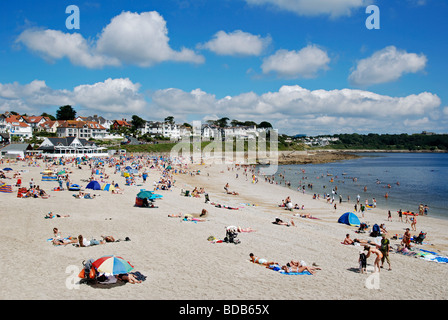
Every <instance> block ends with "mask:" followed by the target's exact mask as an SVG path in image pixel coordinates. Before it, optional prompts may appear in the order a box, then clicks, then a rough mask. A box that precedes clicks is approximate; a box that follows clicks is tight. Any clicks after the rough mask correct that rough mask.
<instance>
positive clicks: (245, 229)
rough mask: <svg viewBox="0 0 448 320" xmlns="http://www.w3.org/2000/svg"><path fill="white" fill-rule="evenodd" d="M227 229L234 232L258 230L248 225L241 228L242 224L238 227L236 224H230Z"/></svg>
mask: <svg viewBox="0 0 448 320" xmlns="http://www.w3.org/2000/svg"><path fill="white" fill-rule="evenodd" d="M226 230H231V231H233V232H240V233H241V232H255V231H257V230H254V229H252V228H251V227H247V228H241V227H240V226H238V227H236V226H228V227H226Z"/></svg>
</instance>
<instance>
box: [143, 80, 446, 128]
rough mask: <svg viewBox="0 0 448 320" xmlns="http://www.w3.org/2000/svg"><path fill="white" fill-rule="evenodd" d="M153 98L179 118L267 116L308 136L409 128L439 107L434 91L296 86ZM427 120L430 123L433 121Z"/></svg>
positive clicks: (164, 93)
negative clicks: (401, 94)
mask: <svg viewBox="0 0 448 320" xmlns="http://www.w3.org/2000/svg"><path fill="white" fill-rule="evenodd" d="M151 98H152V102H153V105H152V106H151V108H152V109H154V110H158V109H164V110H166V109H168V110H169V111H170V112H171V113H173V114H177V115H182V116H185V115H187V114H190V113H194V114H203V115H211V114H213V115H217V116H218V117H223V116H226V117H228V118H230V119H238V120H253V121H258V122H260V121H264V120H267V121H270V122H271V123H272V124H273V125H275V126H276V128H279V129H280V131H281V132H285V133H297V132H298V131H302V132H305V133H308V134H312V133H322V134H325V133H331V132H333V133H337V132H366V131H367V132H369V131H370V132H378V131H383V132H390V131H391V130H398V131H399V130H402V132H408V131H409V130H410V129H412V128H411V127H409V126H406V124H405V123H404V121H405V120H406V119H408V121H409V122H408V123H407V124H413V123H417V122H415V120H418V119H420V118H422V117H425V116H426V115H428V114H430V113H432V112H434V111H437V110H438V109H439V107H440V103H441V101H440V98H439V97H438V96H437V95H434V94H432V93H429V92H423V93H420V94H418V95H409V96H405V97H390V96H385V95H379V94H376V93H373V92H370V91H364V90H353V89H342V90H307V89H305V88H302V87H300V86H297V85H296V86H282V87H281V88H280V89H279V90H278V91H276V92H267V93H264V94H261V95H257V94H256V93H254V92H246V93H242V94H239V95H236V96H227V97H224V98H221V99H217V98H216V97H215V96H214V95H213V94H210V93H206V92H204V91H202V90H200V89H197V90H193V91H191V92H185V91H183V90H180V89H165V90H158V91H156V92H155V93H154V94H153V95H152V97H151ZM412 121H414V122H412ZM428 121H429V122H428V124H431V123H434V121H432V120H429V119H428ZM420 122H421V121H420ZM298 124H300V125H299V126H298Z"/></svg>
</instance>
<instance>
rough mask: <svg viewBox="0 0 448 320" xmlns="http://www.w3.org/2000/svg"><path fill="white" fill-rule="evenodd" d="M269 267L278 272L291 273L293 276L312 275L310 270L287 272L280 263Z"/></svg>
mask: <svg viewBox="0 0 448 320" xmlns="http://www.w3.org/2000/svg"><path fill="white" fill-rule="evenodd" d="M269 269H271V270H273V271H277V272H279V273H281V274H286V275H291V276H297V275H311V273H309V272H308V271H303V272H285V271H284V270H282V268H281V267H280V266H279V265H272V266H269Z"/></svg>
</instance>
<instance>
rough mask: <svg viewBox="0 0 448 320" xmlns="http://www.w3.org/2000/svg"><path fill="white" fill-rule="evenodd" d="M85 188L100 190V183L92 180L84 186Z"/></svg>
mask: <svg viewBox="0 0 448 320" xmlns="http://www.w3.org/2000/svg"><path fill="white" fill-rule="evenodd" d="M86 189H92V190H101V185H100V183H99V182H98V181H95V180H92V181H90V182H89V184H88V185H87V186H86Z"/></svg>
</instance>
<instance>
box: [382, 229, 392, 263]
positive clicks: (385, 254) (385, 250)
mask: <svg viewBox="0 0 448 320" xmlns="http://www.w3.org/2000/svg"><path fill="white" fill-rule="evenodd" d="M380 251H381V253H382V254H383V257H382V258H381V268H382V267H383V265H384V260H386V261H387V264H388V265H389V271H390V270H392V268H391V266H390V259H389V251H390V241H389V239H387V238H386V234H384V233H383V238H382V239H381V246H380Z"/></svg>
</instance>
